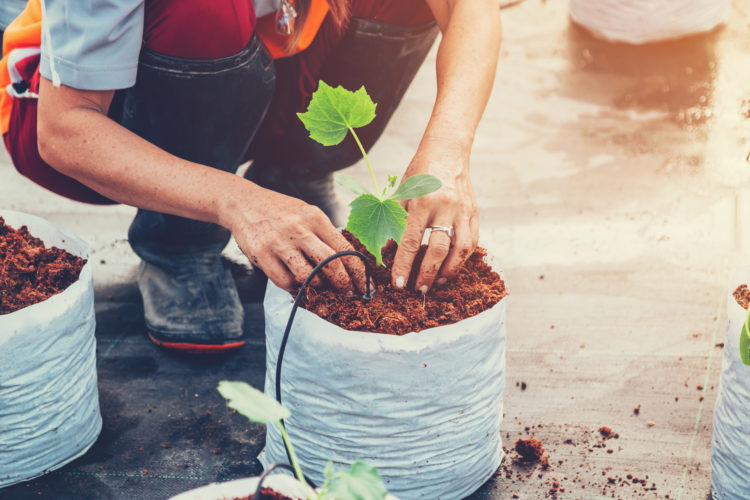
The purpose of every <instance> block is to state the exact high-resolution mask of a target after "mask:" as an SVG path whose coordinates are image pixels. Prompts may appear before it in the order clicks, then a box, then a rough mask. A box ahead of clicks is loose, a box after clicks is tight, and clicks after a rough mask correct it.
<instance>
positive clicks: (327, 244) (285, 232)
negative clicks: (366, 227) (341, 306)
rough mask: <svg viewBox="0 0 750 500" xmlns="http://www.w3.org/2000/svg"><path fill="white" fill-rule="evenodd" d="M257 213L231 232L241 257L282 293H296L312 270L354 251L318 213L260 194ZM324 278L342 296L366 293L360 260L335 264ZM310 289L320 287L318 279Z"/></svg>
mask: <svg viewBox="0 0 750 500" xmlns="http://www.w3.org/2000/svg"><path fill="white" fill-rule="evenodd" d="M261 191H262V193H263V195H262V196H258V197H257V198H260V199H256V200H254V201H255V202H256V203H257V205H256V207H255V210H248V211H240V212H238V213H236V214H234V216H233V218H232V221H231V227H230V230H231V231H232V234H233V235H234V237H235V239H236V240H237V244H238V245H239V247H240V249H242V251H243V253H244V254H245V255H247V257H248V258H249V259H250V261H251V262H252V263H253V265H254V266H257V267H259V268H260V269H262V270H263V272H264V273H266V275H267V276H268V279H270V280H271V281H273V282H274V283H275V284H276V285H277V286H278V287H280V288H283V289H284V290H287V291H292V290H293V289H294V288H295V286H296V285H300V284H302V283H303V282H304V281H305V279H307V277H308V276H309V275H310V273H311V272H312V270H313V267H314V266H316V265H317V264H319V263H320V262H322V261H323V260H325V259H326V258H327V257H330V256H331V255H333V254H334V253H336V252H341V251H344V250H353V248H352V246H351V245H350V244H349V242H348V241H346V239H345V238H344V237H343V236H342V235H341V233H340V232H339V231H338V230H337V229H336V228H335V227H333V224H331V221H330V220H329V219H328V217H326V215H325V214H324V213H323V212H322V211H321V210H320V209H319V208H317V207H315V206H312V205H308V204H307V203H305V202H303V201H301V200H298V199H296V198H292V197H289V196H284V195H282V194H279V193H275V192H272V191H269V190H265V189H263V190H261ZM322 272H323V274H324V275H325V278H326V279H327V280H328V281H329V282H330V283H331V285H333V287H334V288H335V289H337V290H338V291H340V292H345V293H347V292H351V293H353V292H354V290H355V288H356V289H357V290H358V291H359V292H360V293H365V288H366V286H365V268H364V265H363V264H362V262H361V261H360V260H359V259H358V258H357V257H344V258H342V259H337V260H334V261H332V262H330V263H329V264H327V265H326V266H325V267H324V268H323V271H322ZM312 284H313V285H315V286H319V285H320V284H321V279H320V278H319V277H318V276H316V277H315V278H314V279H313V281H312Z"/></svg>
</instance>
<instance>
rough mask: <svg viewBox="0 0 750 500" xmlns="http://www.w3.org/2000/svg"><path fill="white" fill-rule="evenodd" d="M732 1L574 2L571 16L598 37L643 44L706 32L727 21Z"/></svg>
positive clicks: (618, 0) (571, 7) (621, 0)
mask: <svg viewBox="0 0 750 500" xmlns="http://www.w3.org/2000/svg"><path fill="white" fill-rule="evenodd" d="M730 4H731V0H571V2H570V17H571V19H573V21H575V22H576V23H578V24H580V25H581V26H583V27H584V28H586V29H588V30H589V31H590V32H591V33H592V34H593V35H594V36H596V37H598V38H603V39H605V40H609V41H611V42H625V43H631V44H641V43H649V42H658V41H662V40H669V39H673V38H680V37H684V36H688V35H695V34H698V33H705V32H707V31H711V30H712V29H714V28H716V27H717V26H718V25H720V24H722V23H723V22H725V21H726V19H727V17H728V16H729V9H730Z"/></svg>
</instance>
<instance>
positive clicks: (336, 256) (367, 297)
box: [254, 250, 375, 498]
mask: <svg viewBox="0 0 750 500" xmlns="http://www.w3.org/2000/svg"><path fill="white" fill-rule="evenodd" d="M348 256H353V257H359V259H360V260H361V261H362V263H363V264H364V266H365V283H366V285H365V287H366V289H365V294H364V295H363V296H362V298H363V299H364V300H365V301H369V300H370V299H372V296H373V294H374V293H375V290H373V289H372V285H371V283H370V278H371V276H372V271H371V269H370V263H369V262H368V261H367V257H365V256H364V254H362V253H360V252H357V251H355V250H345V251H343V252H338V253H335V254H333V255H331V256H330V257H328V258H326V259H324V260H323V262H321V263H320V264H318V265H317V266H315V268H314V269H313V270H312V272H311V273H310V276H308V277H307V279H306V280H305V282H304V283H303V284H302V286H301V287H300V289H299V292H297V298H296V299H294V305H293V306H292V312H291V313H289V321H287V323H286V329H285V330H284V336H283V337H282V338H281V345H280V346H279V355H278V356H277V357H276V401H278V402H279V403H281V364H282V363H283V361H284V352H285V351H286V344H287V341H288V340H289V333H290V332H291V331H292V324H293V323H294V316H295V315H296V314H297V308H298V307H299V306H300V304H301V303H302V299H303V297H304V292H305V288H307V286H308V285H309V284H310V281H312V279H313V278H314V277H315V275H316V274H318V273H319V272H320V271H321V270H322V269H323V268H324V267H325V266H326V264H328V263H329V262H331V261H334V260H336V259H340V258H341V257H348ZM281 425H282V426H283V425H284V420H281ZM284 449H285V450H286V447H285V448H284ZM286 456H287V459H288V460H289V463H291V462H292V457H290V456H289V450H286ZM280 465H286V464H273V465H272V466H271V467H269V468H268V469H267V470H266V472H265V473H263V475H262V476H261V480H260V481H259V482H258V492H260V485H261V483H262V481H263V479H264V478H265V476H266V475H267V473H268V472H270V471H271V470H272V469H273V468H275V467H276V466H280ZM284 468H288V466H287V467H284ZM305 480H306V481H307V482H308V483H309V484H310V486H312V487H313V488H314V487H315V484H314V483H313V482H312V481H310V480H309V479H308V478H307V477H305ZM258 492H256V495H258ZM254 498H260V496H257V497H254Z"/></svg>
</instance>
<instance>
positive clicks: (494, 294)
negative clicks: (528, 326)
mask: <svg viewBox="0 0 750 500" xmlns="http://www.w3.org/2000/svg"><path fill="white" fill-rule="evenodd" d="M343 234H344V236H345V237H346V238H347V240H349V242H350V243H351V244H352V245H353V246H354V248H355V250H357V251H359V252H362V253H363V254H365V255H366V256H367V258H368V260H369V262H370V265H371V269H372V270H373V281H374V284H375V289H376V291H375V295H374V296H373V298H372V300H370V301H369V302H367V301H365V300H364V299H362V298H360V297H346V296H344V295H343V294H342V293H341V292H338V291H336V290H334V289H332V288H331V287H330V286H328V285H327V284H324V285H323V286H321V287H318V288H312V287H310V288H308V289H307V290H306V292H305V301H303V307H305V309H307V310H309V311H311V312H313V313H315V314H316V315H318V316H320V317H321V318H323V319H325V320H327V321H329V322H331V323H333V324H335V325H338V326H340V327H341V328H344V329H345V330H358V331H366V332H375V333H385V334H392V335H404V334H406V333H410V332H419V331H421V330H425V329H427V328H434V327H436V326H441V325H449V324H452V323H456V322H458V321H461V320H462V319H466V318H469V317H471V316H475V315H477V314H479V313H481V312H483V311H486V310H487V309H489V308H491V307H492V306H494V305H495V304H497V303H498V302H500V300H502V299H503V297H505V296H506V295H507V291H506V289H505V283H504V282H503V280H502V279H501V278H500V275H499V274H497V273H496V272H495V271H493V270H492V268H491V267H490V265H489V264H488V263H487V262H486V257H487V251H486V250H485V249H483V248H477V249H476V250H475V251H474V253H473V254H472V255H471V256H470V257H469V258H468V260H467V261H466V263H465V264H464V266H463V268H462V269H461V271H460V273H459V275H458V277H457V278H456V279H454V280H450V281H448V282H447V283H445V284H444V285H438V284H437V283H435V284H434V285H433V287H432V289H431V290H430V291H429V292H428V293H427V295H422V293H420V292H418V291H415V290H414V284H415V282H416V279H417V275H418V274H419V268H420V266H421V263H422V259H423V258H424V255H425V252H426V250H427V247H426V246H423V247H422V249H421V250H420V251H419V253H418V254H417V256H416V258H415V259H414V265H413V267H412V273H411V276H410V277H409V280H408V282H407V284H406V287H404V288H403V289H401V290H399V289H396V288H395V287H393V286H392V285H391V268H392V267H393V260H394V257H395V255H396V248H397V245H396V243H395V242H394V241H393V240H391V241H389V242H388V244H387V245H386V246H385V247H384V248H383V264H384V265H383V266H376V264H375V257H374V256H373V255H372V254H370V253H369V252H368V251H367V250H366V249H365V247H364V246H363V245H362V244H361V243H360V242H359V241H358V240H357V239H356V238H355V237H354V236H352V234H351V233H349V232H348V231H344V233H343Z"/></svg>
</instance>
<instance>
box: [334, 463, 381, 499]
mask: <svg viewBox="0 0 750 500" xmlns="http://www.w3.org/2000/svg"><path fill="white" fill-rule="evenodd" d="M327 472H328V469H327ZM387 493H388V491H387V490H386V489H385V486H384V485H383V480H382V479H381V478H380V474H379V473H378V470H377V469H376V468H375V467H372V466H369V465H367V464H366V463H364V462H362V461H361V460H357V461H356V462H354V463H353V464H352V467H351V469H349V470H348V471H341V472H338V473H336V474H334V475H333V476H332V477H330V483H329V486H328V488H327V491H326V492H324V495H323V498H325V499H335V500H383V499H384V498H385V496H386V494H387Z"/></svg>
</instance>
